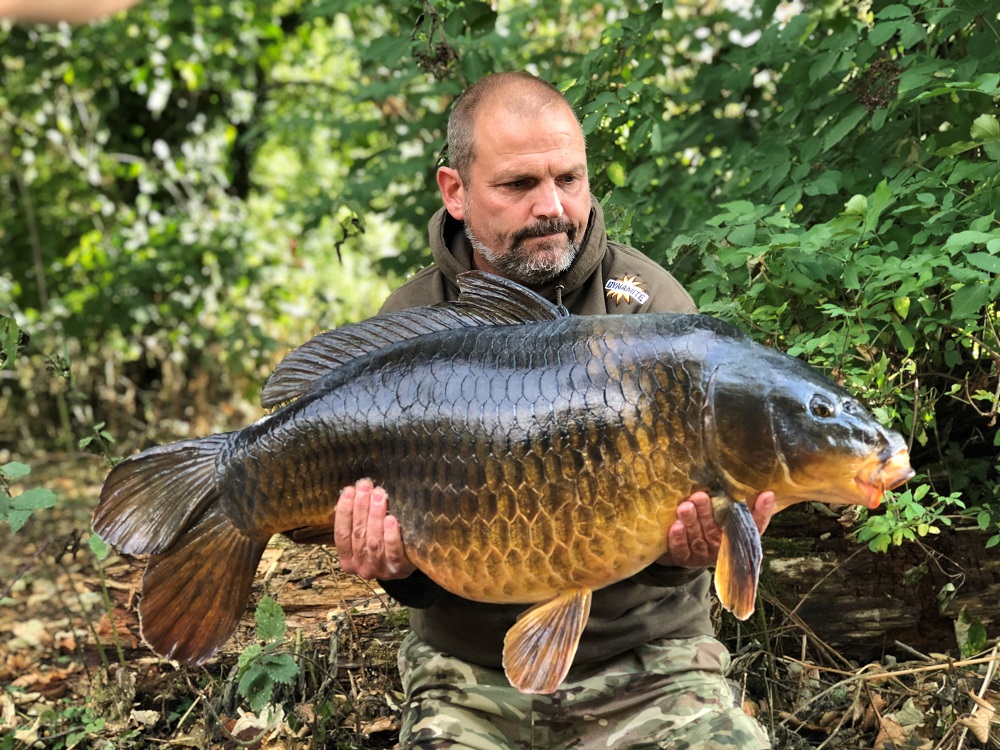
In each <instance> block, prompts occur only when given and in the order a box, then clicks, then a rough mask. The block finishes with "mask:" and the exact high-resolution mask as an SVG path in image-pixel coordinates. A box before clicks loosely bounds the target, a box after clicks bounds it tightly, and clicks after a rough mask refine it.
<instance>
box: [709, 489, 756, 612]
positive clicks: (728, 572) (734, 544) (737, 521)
mask: <svg viewBox="0 0 1000 750" xmlns="http://www.w3.org/2000/svg"><path fill="white" fill-rule="evenodd" d="M763 557H764V553H763V550H762V549H761V546H760V533H759V532H758V531H757V526H756V525H755V524H754V522H753V514H752V513H751V512H750V509H749V508H748V507H747V506H746V503H733V505H732V507H731V508H730V510H729V513H728V514H726V518H725V520H724V521H723V526H722V547H721V549H720V550H719V561H718V563H716V566H715V590H716V591H717V592H718V594H719V601H721V602H722V606H723V607H725V608H726V609H728V610H729V611H730V612H732V613H733V615H734V616H735V617H736V618H737V619H740V620H745V619H747V618H748V617H750V615H752V614H753V611H754V606H755V603H756V599H757V579H758V577H759V576H760V563H761V560H762V559H763Z"/></svg>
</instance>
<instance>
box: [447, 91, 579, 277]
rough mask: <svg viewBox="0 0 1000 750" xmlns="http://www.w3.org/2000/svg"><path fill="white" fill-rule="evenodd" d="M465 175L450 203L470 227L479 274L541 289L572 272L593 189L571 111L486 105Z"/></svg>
mask: <svg viewBox="0 0 1000 750" xmlns="http://www.w3.org/2000/svg"><path fill="white" fill-rule="evenodd" d="M455 175H457V173H455ZM467 177H468V179H467V180H465V181H461V180H459V182H460V186H459V187H458V188H457V191H456V194H455V195H454V196H453V199H452V201H451V203H449V201H448V196H447V195H445V198H446V200H445V203H446V205H447V206H448V210H449V212H450V213H451V214H452V216H454V217H455V218H456V219H461V220H463V221H464V222H465V229H466V234H467V235H468V236H469V240H470V241H471V242H472V246H473V250H474V260H475V266H476V267H477V268H480V269H482V270H485V271H492V272H494V273H499V274H500V275H502V276H506V277H507V278H510V279H513V280H514V281H517V282H520V283H522V284H527V285H529V286H535V287H539V286H543V285H544V284H546V283H548V282H549V281H551V280H552V279H554V278H555V277H556V276H558V275H559V274H560V273H562V272H563V271H565V270H566V269H567V268H569V266H570V265H571V264H572V262H573V259H574V258H575V257H576V256H577V254H578V253H579V251H580V242H581V241H582V239H583V236H584V233H585V232H586V230H587V220H588V218H589V216H590V185H589V183H588V180H587V154H586V149H585V146H584V141H583V134H582V133H581V131H580V126H579V125H578V124H577V121H576V118H575V117H574V116H573V113H572V112H571V111H570V110H569V109H568V108H566V107H564V106H548V107H543V108H541V109H539V110H538V111H536V112H532V113H530V114H527V115H518V114H513V113H511V112H509V111H508V110H506V109H504V108H503V107H502V106H500V107H496V106H486V107H484V109H483V111H482V112H480V114H479V117H478V118H477V120H476V156H475V160H474V161H473V163H472V166H471V168H470V170H469V174H468V176H467ZM439 181H440V180H439ZM442 193H445V189H444V187H443V186H442ZM456 210H457V211H458V213H459V214H460V215H458V214H456Z"/></svg>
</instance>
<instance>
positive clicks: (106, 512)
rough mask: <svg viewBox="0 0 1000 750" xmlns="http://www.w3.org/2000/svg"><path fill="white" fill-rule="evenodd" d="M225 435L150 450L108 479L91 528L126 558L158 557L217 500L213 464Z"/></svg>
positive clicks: (129, 460)
mask: <svg viewBox="0 0 1000 750" xmlns="http://www.w3.org/2000/svg"><path fill="white" fill-rule="evenodd" d="M228 439H229V438H228V435H224V434H223V435H212V436H211V437H205V438H199V439H197V440H185V441H183V442H180V443H174V444H173V445H165V446H158V447H156V448H150V449H149V450H146V451H143V452H142V453H140V454H138V455H136V456H133V457H131V458H128V459H126V460H125V461H122V462H121V463H120V464H118V465H117V466H115V468H114V469H112V470H111V473H110V474H108V478H107V479H106V480H105V482H104V486H103V487H102V488H101V502H100V503H99V504H98V506H97V509H96V510H95V511H94V518H93V527H94V531H96V532H97V533H98V534H99V535H100V536H101V538H102V539H104V541H106V542H110V543H111V544H114V545H117V546H118V547H119V548H120V549H121V550H122V551H123V552H126V553H127V554H130V555H142V554H151V553H156V552H162V551H164V550H165V549H167V548H168V547H170V545H172V544H173V543H174V542H175V541H176V540H177V539H178V537H180V535H181V534H182V533H183V532H184V530H185V529H187V527H188V526H189V525H190V524H191V522H192V521H193V520H194V519H196V518H197V517H198V516H199V515H200V514H201V513H202V512H203V511H204V509H205V508H206V507H208V506H209V505H210V504H211V503H212V502H213V501H214V500H216V499H217V498H218V496H219V494H218V491H217V490H216V487H215V464H216V460H217V458H218V456H219V453H220V452H221V451H222V450H223V448H224V447H225V445H226V442H227V441H228Z"/></svg>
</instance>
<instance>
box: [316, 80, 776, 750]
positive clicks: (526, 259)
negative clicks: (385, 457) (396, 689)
mask: <svg viewBox="0 0 1000 750" xmlns="http://www.w3.org/2000/svg"><path fill="white" fill-rule="evenodd" d="M448 155H449V163H450V166H443V167H440V168H439V170H438V174H437V180H438V187H439V189H440V192H441V196H442V199H443V202H444V207H443V208H442V209H441V210H440V211H438V212H437V213H436V214H435V215H434V217H433V218H432V219H431V222H430V242H431V247H432V250H433V257H434V265H432V266H430V267H428V268H425V269H424V270H423V271H421V272H419V273H417V274H416V275H415V276H414V277H413V278H411V279H410V280H409V281H407V282H406V283H405V284H404V285H403V286H401V287H400V288H399V289H397V290H396V291H395V292H394V293H393V294H392V295H390V297H389V298H388V300H386V302H385V304H384V305H383V308H382V312H389V311H395V310H402V309H406V308H412V307H416V306H422V305H429V304H434V303H438V302H443V301H446V300H454V299H456V298H457V297H458V294H459V289H458V284H457V277H458V275H459V274H460V273H462V272H465V271H469V270H473V269H478V270H482V271H487V272H491V273H494V274H497V275H500V276H503V277H506V278H509V279H512V280H514V281H517V282H519V283H521V284H524V285H525V286H528V287H530V288H532V289H534V290H535V291H537V292H539V293H540V294H542V295H543V296H544V297H546V298H548V299H550V300H553V301H555V302H556V303H557V304H560V305H564V306H565V307H566V308H568V310H569V311H570V312H571V313H574V314H579V315H600V314H605V313H647V312H694V311H695V306H694V303H693V301H692V299H691V297H690V296H689V295H688V294H687V292H685V291H684V289H683V288H682V287H681V286H680V285H679V284H678V282H677V281H676V280H675V279H674V278H673V277H672V276H671V275H670V274H669V273H667V272H666V271H665V270H664V269H663V268H662V267H660V266H658V265H657V264H655V263H653V262H652V261H651V260H649V259H648V258H647V257H646V256H644V255H642V254H641V253H639V252H638V251H636V250H634V249H632V248H630V247H627V246H624V245H621V244H618V243H615V242H611V241H609V240H608V238H607V235H606V233H605V225H604V216H603V214H602V212H601V207H600V205H599V204H598V203H597V202H596V200H595V199H594V198H593V196H592V195H591V194H590V189H589V182H588V172H587V161H586V150H585V144H584V135H583V132H582V129H581V127H580V125H579V122H578V121H577V119H576V116H575V114H574V112H573V110H572V108H571V106H570V105H569V103H568V101H567V100H566V99H565V97H563V95H562V94H561V93H560V92H559V91H558V90H557V89H556V88H554V87H553V86H551V85H550V84H548V83H546V82H544V81H542V80H541V79H539V78H536V77H534V76H531V75H529V74H527V73H500V74H495V75H492V76H489V77H487V78H485V79H483V80H481V81H480V82H478V83H476V84H474V85H473V86H471V87H470V88H469V89H468V90H467V91H466V92H465V93H464V94H463V95H462V97H461V98H460V99H459V100H458V101H457V102H456V104H455V106H454V109H453V112H452V114H451V117H450V119H449V123H448ZM391 504H392V498H389V497H387V494H386V492H385V491H384V490H383V489H382V488H380V487H374V486H373V485H372V483H371V482H370V481H367V480H364V481H360V482H358V483H357V484H356V485H355V486H353V487H348V488H346V489H345V490H344V491H343V492H342V494H341V497H340V501H339V502H338V504H337V507H336V514H335V541H336V545H337V549H338V552H339V555H340V562H341V565H342V567H343V568H344V570H346V571H348V572H353V573H356V574H358V575H360V576H362V577H364V578H369V579H371V578H377V579H379V580H380V582H381V583H382V585H383V587H384V588H385V590H386V591H387V592H389V593H390V594H391V595H392V596H393V597H394V598H396V599H397V600H398V601H400V602H401V603H403V604H406V605H408V606H410V607H412V608H413V609H412V612H411V619H410V623H411V626H412V631H413V632H412V633H411V634H410V635H408V636H407V638H406V640H405V641H404V643H403V644H402V647H401V651H400V656H399V663H400V669H401V673H402V678H403V685H404V688H405V691H406V696H407V699H406V703H405V704H404V706H403V729H402V734H401V738H400V745H401V746H402V747H405V748H410V747H420V748H445V747H480V748H514V747H533V748H542V747H545V748H562V747H579V748H597V747H601V748H605V747H608V748H610V747H616V748H618V747H640V746H641V747H665V748H678V749H679V748H703V749H706V750H710V749H713V748H740V749H741V750H752V749H754V748H767V747H770V744H769V742H768V739H767V736H766V733H765V732H764V731H763V729H762V728H761V727H760V725H759V724H757V722H756V721H754V720H753V719H751V718H750V717H748V716H747V715H746V714H745V713H743V711H742V710H741V708H740V707H739V705H738V703H737V701H736V700H735V698H734V694H733V691H732V689H731V687H730V684H729V683H728V682H727V681H726V679H725V677H724V674H725V670H726V667H727V665H728V663H729V654H728V653H727V651H726V649H725V647H724V646H723V645H722V644H721V643H720V642H719V641H718V640H716V639H715V637H714V635H713V633H714V631H713V627H712V622H711V619H710V616H709V605H710V600H709V585H710V580H711V579H710V575H709V573H708V571H707V570H705V568H706V567H707V566H710V565H713V564H715V562H716V559H717V557H718V554H719V547H720V543H721V538H722V532H721V530H720V529H719V527H718V526H717V525H716V522H715V519H714V517H713V511H712V505H711V503H710V500H709V498H708V496H707V495H706V494H705V493H696V494H694V495H692V496H691V498H690V499H689V500H688V501H687V502H684V503H681V504H680V506H679V507H678V509H677V521H676V522H675V523H674V524H673V526H672V527H671V528H670V530H669V534H668V540H669V547H670V548H669V552H668V553H667V554H666V555H664V556H663V557H662V558H660V559H659V560H657V561H656V562H654V563H653V564H652V565H650V566H649V567H648V568H646V569H645V570H642V571H641V572H640V573H638V574H637V575H634V576H632V577H631V578H629V579H626V580H624V581H620V582H619V583H617V584H614V585H612V586H610V587H608V588H605V589H602V590H599V591H595V592H594V594H593V601H592V607H591V611H590V618H589V621H588V624H587V626H586V629H585V630H584V631H583V635H582V637H581V639H580V643H579V647H578V650H577V652H576V657H575V660H574V662H573V667H572V669H571V671H570V672H569V675H568V677H567V679H566V680H565V681H564V682H563V683H562V684H561V685H560V687H559V689H558V690H557V691H556V692H555V693H552V694H550V695H542V696H539V695H531V694H524V693H522V692H520V691H518V690H517V689H515V688H514V687H512V686H511V685H510V683H509V682H508V679H507V677H505V675H504V672H503V669H502V665H501V652H502V649H503V645H504V634H505V633H506V632H507V631H508V630H509V629H510V628H511V626H512V625H513V624H514V623H515V621H516V620H517V618H518V616H519V615H520V614H521V613H522V612H523V611H524V610H526V609H527V605H510V604H484V603H478V602H472V601H469V600H467V599H463V598H461V597H459V596H456V595H454V594H451V593H449V592H447V591H445V590H444V589H442V588H441V587H440V586H438V585H437V584H436V583H434V582H433V581H431V580H430V578H428V577H427V576H426V575H424V574H423V573H422V572H420V571H418V570H417V569H416V567H415V566H414V565H413V563H411V562H410V561H409V560H408V559H407V557H406V553H405V551H404V547H403V543H402V539H401V534H400V528H399V523H398V522H397V519H396V518H395V517H394V516H392V515H391V514H390V515H387V508H388V507H389V506H391ZM773 512H774V495H773V494H772V493H770V492H764V493H762V494H761V495H760V496H759V497H758V498H757V502H756V504H755V507H754V508H753V522H754V523H755V524H756V526H757V529H758V530H759V532H761V533H762V532H763V531H764V529H765V528H766V526H767V524H768V521H769V519H770V516H771V514H772V513H773ZM483 575H486V574H485V573H484V574H483Z"/></svg>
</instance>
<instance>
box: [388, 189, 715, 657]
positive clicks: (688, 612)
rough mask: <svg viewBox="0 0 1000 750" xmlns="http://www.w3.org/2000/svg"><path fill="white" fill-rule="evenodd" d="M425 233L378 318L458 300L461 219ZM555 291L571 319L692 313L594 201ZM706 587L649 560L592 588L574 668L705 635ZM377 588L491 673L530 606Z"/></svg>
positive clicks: (438, 591)
mask: <svg viewBox="0 0 1000 750" xmlns="http://www.w3.org/2000/svg"><path fill="white" fill-rule="evenodd" d="M429 231H430V243H431V249H432V251H433V257H434V265H433V266H429V267H428V268H425V269H423V270H422V271H419V272H418V273H417V274H415V275H414V276H413V277H412V278H410V279H409V280H408V281H407V282H406V283H405V284H403V285H402V286H401V287H399V289H397V290H396V291H395V292H393V293H392V294H391V295H390V296H389V298H388V299H387V300H386V301H385V304H384V305H383V306H382V310H381V312H390V311H393V310H402V309H406V308H410V307H418V306H421V305H430V304H434V303H437V302H443V301H445V300H453V299H456V298H457V297H458V286H457V284H456V278H457V276H458V274H460V273H462V272H463V271H468V270H471V268H472V248H471V246H470V245H469V242H468V240H467V239H466V237H465V233H464V231H463V228H462V223H461V222H459V221H456V220H455V219H454V218H452V217H451V216H450V215H449V214H448V213H447V211H446V210H445V209H441V210H440V211H438V212H437V213H436V214H435V215H434V216H433V218H432V219H431V222H430V228H429ZM557 287H561V289H559V290H558V292H560V293H561V300H562V303H563V304H564V305H565V306H566V307H567V308H568V309H569V311H570V312H572V313H574V314H577V315H601V314H605V313H645V312H694V311H695V306H694V302H693V301H692V300H691V297H690V296H689V295H688V293H687V292H686V291H684V289H683V288H682V287H681V285H680V284H679V283H678V282H677V280H676V279H674V277H673V276H671V275H670V274H669V273H667V272H666V271H665V270H664V269H663V268H662V267H660V266H658V265H657V264H656V263H654V262H653V261H651V260H650V259H649V258H647V257H646V256H645V255H643V254H642V253H640V252H638V251H637V250H634V249H633V248H630V247H627V246H625V245H620V244H618V243H615V242H609V241H608V237H607V234H606V232H605V228H604V214H603V213H602V211H601V207H600V205H599V204H598V203H597V201H596V200H594V199H593V198H592V199H591V211H590V219H589V222H588V225H587V233H586V235H585V236H584V240H583V244H582V248H581V251H580V254H579V256H577V258H576V260H575V261H574V262H573V265H572V266H571V267H570V268H569V269H568V270H567V271H566V272H565V273H563V274H562V275H561V276H559V277H558V278H557V279H555V280H554V281H553V282H552V283H551V284H549V286H547V287H546V288H544V289H539V290H536V291H539V292H540V293H541V294H542V295H543V296H545V297H547V298H548V299H550V300H553V301H555V300H556V299H557ZM391 502H392V499H391V498H390V505H391ZM709 582H710V578H709V575H708V573H707V571H705V570H703V569H685V568H672V567H666V566H662V565H656V564H653V565H651V566H649V567H648V568H647V569H646V570H644V571H642V572H640V573H638V574H637V575H635V576H633V577H632V578H629V579H626V580H624V581H619V582H618V583H616V584H613V585H611V586H608V587H607V588H604V589H601V590H599V591H595V592H594V598H593V603H592V605H591V612H590V619H589V620H588V621H587V626H586V629H585V630H584V632H583V637H582V638H581V639H580V645H579V648H578V649H577V653H576V658H575V659H574V664H584V663H588V662H589V663H593V662H597V661H602V660H604V659H608V658H611V657H614V656H617V655H618V654H621V653H624V652H625V651H628V650H630V649H632V648H634V647H635V646H638V645H639V644H642V643H648V642H649V641H652V640H654V639H657V638H687V637H692V636H696V635H711V634H712V624H711V620H710V617H709V595H708V590H709ZM381 583H382V586H383V588H385V590H386V591H387V592H388V593H389V594H390V595H391V596H392V597H394V598H395V599H397V600H398V601H400V602H401V603H403V604H405V605H407V606H410V607H413V608H414V609H413V612H412V614H411V616H410V626H411V627H412V628H413V631H414V632H415V633H416V634H417V635H418V636H419V637H420V638H422V639H423V640H424V641H426V642H427V643H429V644H430V645H431V646H433V647H434V648H436V649H437V650H439V651H443V652H445V653H448V654H451V655H452V656H456V657H458V658H460V659H464V660H465V661H469V662H473V663H475V664H481V665H484V666H487V667H496V668H499V667H500V666H501V653H502V650H503V638H504V634H505V633H506V632H507V630H508V629H509V628H510V627H511V626H512V625H513V624H514V622H515V620H516V619H517V617H518V615H519V614H521V613H522V612H523V611H524V610H525V609H527V605H506V604H504V605H501V604H483V603H479V602H472V601H469V600H467V599H462V598H460V597H457V596H455V595H453V594H451V593H449V592H447V591H444V590H443V589H442V588H440V587H439V586H438V585H437V584H435V583H434V582H433V581H431V580H430V579H429V578H427V576H425V575H424V574H423V573H421V572H419V571H418V572H416V573H414V574H413V575H412V576H410V577H409V578H406V579H403V580H397V581H382V582H381Z"/></svg>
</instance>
